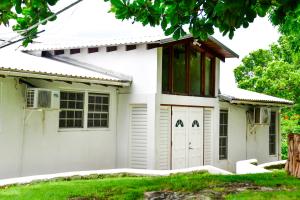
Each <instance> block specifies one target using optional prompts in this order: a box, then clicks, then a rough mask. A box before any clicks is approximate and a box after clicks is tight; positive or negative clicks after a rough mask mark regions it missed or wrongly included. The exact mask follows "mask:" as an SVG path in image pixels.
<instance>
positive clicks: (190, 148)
mask: <svg viewBox="0 0 300 200" xmlns="http://www.w3.org/2000/svg"><path fill="white" fill-rule="evenodd" d="M191 144H192V143H191V142H189V150H192V149H194V148H193V147H191Z"/></svg>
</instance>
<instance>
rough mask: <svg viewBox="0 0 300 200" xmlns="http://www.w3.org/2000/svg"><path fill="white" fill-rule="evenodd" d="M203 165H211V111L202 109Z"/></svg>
mask: <svg viewBox="0 0 300 200" xmlns="http://www.w3.org/2000/svg"><path fill="white" fill-rule="evenodd" d="M203 119H204V122H203V125H204V143H203V144H204V165H211V164H212V120H213V118H212V109H211V108H205V109H204V118H203Z"/></svg>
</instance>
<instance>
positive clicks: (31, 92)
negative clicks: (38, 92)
mask: <svg viewBox="0 0 300 200" xmlns="http://www.w3.org/2000/svg"><path fill="white" fill-rule="evenodd" d="M26 95H27V96H26V98H27V99H26V103H27V108H32V107H34V90H30V89H28V90H27V94H26Z"/></svg>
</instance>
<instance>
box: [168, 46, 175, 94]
mask: <svg viewBox="0 0 300 200" xmlns="http://www.w3.org/2000/svg"><path fill="white" fill-rule="evenodd" d="M169 51H170V56H171V58H170V65H169V69H170V73H169V78H170V80H169V91H170V92H171V94H172V93H174V87H173V83H174V81H173V79H174V70H173V63H174V51H173V46H171V47H170V48H169Z"/></svg>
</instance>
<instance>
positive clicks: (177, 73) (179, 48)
mask: <svg viewBox="0 0 300 200" xmlns="http://www.w3.org/2000/svg"><path fill="white" fill-rule="evenodd" d="M173 51H174V59H173V68H174V69H173V77H174V83H173V90H174V93H175V94H185V93H186V91H185V86H186V85H185V84H186V81H185V80H186V65H185V46H184V45H176V46H174V48H173Z"/></svg>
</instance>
